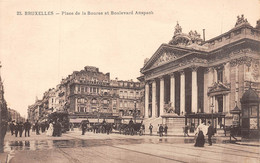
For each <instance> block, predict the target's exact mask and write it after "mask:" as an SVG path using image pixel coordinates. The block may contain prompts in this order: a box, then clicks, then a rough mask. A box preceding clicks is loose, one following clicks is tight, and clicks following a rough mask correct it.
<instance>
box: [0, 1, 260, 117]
mask: <svg viewBox="0 0 260 163" xmlns="http://www.w3.org/2000/svg"><path fill="white" fill-rule="evenodd" d="M17 11H22V12H24V11H54V12H55V13H56V12H59V13H60V12H62V11H67V12H76V11H79V12H80V13H81V12H82V11H85V12H86V11H92V12H97V11H99V12H106V11H109V12H110V11H134V12H135V11H152V12H153V15H146V16H142V15H130V16H126V15H117V16H111V15H110V16H87V15H85V16H84V15H77V16H76V15H73V16H65V15H52V16H39V15H35V16H25V15H22V16H19V15H16V12H17ZM259 11H260V1H259V0H210V1H209V0H196V1H195V0H162V1H158V0H131V1H126V0H125V1H122V0H110V1H107V0H74V1H68V0H60V1H54V0H38V1H35V0H23V1H21V0H0V61H1V63H2V66H3V67H2V69H1V75H2V79H3V81H4V88H5V99H6V101H7V103H8V106H9V107H10V108H12V109H15V110H17V111H19V112H20V113H21V115H23V116H24V115H27V108H28V105H31V104H33V103H34V102H35V97H36V96H38V97H39V98H42V95H43V93H44V92H45V91H46V90H48V89H49V88H53V87H56V85H57V84H59V83H60V81H61V79H62V78H65V77H67V76H68V75H69V74H71V73H72V72H73V71H74V70H82V69H83V68H84V66H87V65H89V66H96V67H98V68H99V70H100V71H101V72H104V73H107V72H110V74H111V79H114V78H115V77H118V78H119V79H122V80H129V79H134V80H136V78H137V77H138V76H139V75H140V68H142V66H143V62H144V59H145V58H148V57H149V58H150V57H151V56H152V55H153V54H154V52H155V51H156V50H157V48H158V47H159V46H160V45H161V44H162V43H168V42H169V41H170V40H171V38H172V36H173V33H174V27H175V25H176V22H177V21H178V22H179V24H180V26H181V27H182V29H183V30H182V31H183V32H184V33H188V32H189V31H190V30H197V31H198V32H199V33H200V34H201V35H202V29H206V40H208V39H210V38H212V37H215V36H218V35H219V34H221V33H224V32H227V31H228V30H230V29H231V28H233V27H234V25H235V23H236V19H237V16H238V15H241V14H244V16H245V18H247V20H248V21H249V23H250V24H251V25H252V26H254V27H255V25H256V21H257V20H258V19H259V18H260V13H259Z"/></svg>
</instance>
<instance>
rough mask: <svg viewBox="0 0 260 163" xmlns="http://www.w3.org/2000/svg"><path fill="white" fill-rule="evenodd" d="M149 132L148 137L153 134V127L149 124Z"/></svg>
mask: <svg viewBox="0 0 260 163" xmlns="http://www.w3.org/2000/svg"><path fill="white" fill-rule="evenodd" d="M149 130H150V135H152V134H153V125H152V124H151V123H150V126H149Z"/></svg>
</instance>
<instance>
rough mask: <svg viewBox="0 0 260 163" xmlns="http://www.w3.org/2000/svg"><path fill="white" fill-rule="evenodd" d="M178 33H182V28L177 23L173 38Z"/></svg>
mask: <svg viewBox="0 0 260 163" xmlns="http://www.w3.org/2000/svg"><path fill="white" fill-rule="evenodd" d="M180 33H182V28H181V26H180V25H179V23H178V22H177V25H176V26H175V31H174V36H175V35H177V34H180Z"/></svg>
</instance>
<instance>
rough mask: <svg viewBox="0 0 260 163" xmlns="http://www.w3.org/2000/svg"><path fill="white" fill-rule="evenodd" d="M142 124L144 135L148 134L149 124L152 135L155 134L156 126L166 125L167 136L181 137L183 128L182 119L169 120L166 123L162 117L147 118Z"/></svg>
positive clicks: (183, 122) (183, 121)
mask: <svg viewBox="0 0 260 163" xmlns="http://www.w3.org/2000/svg"><path fill="white" fill-rule="evenodd" d="M143 122H144V125H145V133H146V134H149V133H150V131H149V126H150V124H152V125H153V134H157V130H158V124H162V123H163V126H165V124H167V126H168V134H169V135H183V127H184V126H185V118H184V117H175V118H170V119H168V120H167V121H165V119H163V118H162V117H158V118H147V119H144V121H143Z"/></svg>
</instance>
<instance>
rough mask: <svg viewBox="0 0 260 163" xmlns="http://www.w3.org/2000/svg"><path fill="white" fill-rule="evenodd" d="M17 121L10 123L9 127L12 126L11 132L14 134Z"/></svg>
mask: <svg viewBox="0 0 260 163" xmlns="http://www.w3.org/2000/svg"><path fill="white" fill-rule="evenodd" d="M14 123H15V121H14V120H13V121H12V122H11V123H10V124H9V128H10V131H11V134H12V135H13V134H14V130H15V124H14Z"/></svg>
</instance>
